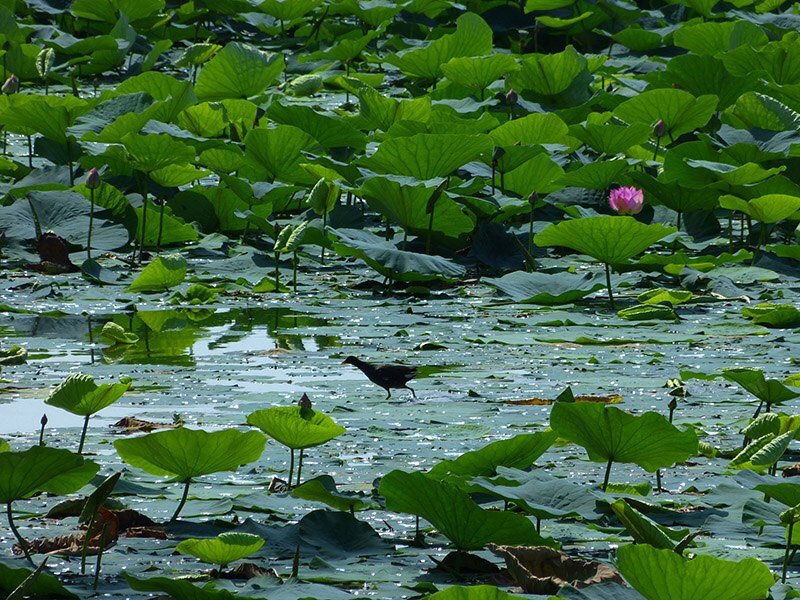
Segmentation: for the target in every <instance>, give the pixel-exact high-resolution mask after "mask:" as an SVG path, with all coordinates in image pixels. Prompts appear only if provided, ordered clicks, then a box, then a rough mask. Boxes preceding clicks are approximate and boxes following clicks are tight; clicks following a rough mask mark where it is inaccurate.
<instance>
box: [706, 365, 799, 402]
mask: <svg viewBox="0 0 800 600" xmlns="http://www.w3.org/2000/svg"><path fill="white" fill-rule="evenodd" d="M722 376H723V377H724V378H725V379H727V380H728V381H733V382H734V383H738V384H739V385H740V386H742V387H743V388H744V389H746V390H747V391H748V392H750V393H751V394H753V395H754V396H755V397H756V398H758V399H759V400H761V401H762V402H766V403H767V405H768V406H771V405H773V404H782V403H783V402H788V401H789V400H794V399H795V398H800V392H795V391H794V390H791V389H789V388H788V387H786V386H785V385H784V384H783V383H781V382H780V381H778V380H777V379H767V378H765V377H764V371H762V370H761V369H756V368H750V367H738V368H733V369H725V370H723V371H722Z"/></svg>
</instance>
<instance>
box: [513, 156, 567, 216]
mask: <svg viewBox="0 0 800 600" xmlns="http://www.w3.org/2000/svg"><path fill="white" fill-rule="evenodd" d="M563 174H564V170H563V169H562V168H561V167H560V166H559V165H558V164H557V163H556V162H554V161H553V159H552V158H550V156H549V155H548V154H547V153H545V152H542V153H540V154H537V155H536V156H534V157H533V158H531V159H530V160H528V161H525V162H524V163H523V164H522V165H520V166H519V167H517V168H516V169H514V170H512V171H511V172H508V173H506V174H505V176H504V177H503V180H502V182H503V185H504V186H505V187H504V189H505V190H507V191H510V192H515V193H517V194H519V195H520V196H521V197H523V198H528V197H529V196H530V195H531V194H532V193H533V192H536V193H537V194H549V193H550V192H556V191H558V190H560V189H562V188H563V187H564V186H563V185H562V184H561V183H559V182H558V181H559V180H560V179H561V177H562V175H563ZM525 208H526V209H527V210H526V211H525V212H528V210H530V206H526V207H525Z"/></svg>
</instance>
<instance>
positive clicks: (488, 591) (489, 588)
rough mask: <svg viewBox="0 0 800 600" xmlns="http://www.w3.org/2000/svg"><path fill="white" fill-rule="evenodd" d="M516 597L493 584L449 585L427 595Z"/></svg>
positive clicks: (472, 599) (485, 599) (439, 599)
mask: <svg viewBox="0 0 800 600" xmlns="http://www.w3.org/2000/svg"><path fill="white" fill-rule="evenodd" d="M514 598H518V596H514V595H513V594H509V593H508V592H504V591H503V590H501V589H500V588H497V587H495V586H493V585H470V586H466V587H464V586H460V585H451V586H450V587H449V588H447V589H444V590H441V591H439V592H436V593H435V594H431V595H430V596H428V600H513V599H514Z"/></svg>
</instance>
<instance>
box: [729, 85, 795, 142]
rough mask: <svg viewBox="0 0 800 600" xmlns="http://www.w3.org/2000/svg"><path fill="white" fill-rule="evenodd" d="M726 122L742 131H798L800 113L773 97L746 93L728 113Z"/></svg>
mask: <svg viewBox="0 0 800 600" xmlns="http://www.w3.org/2000/svg"><path fill="white" fill-rule="evenodd" d="M725 121H726V122H727V123H730V124H732V125H734V126H735V127H738V128H740V129H754V128H759V129H769V130H771V131H781V132H783V131H786V130H796V129H797V127H798V124H800V113H798V112H797V111H795V110H793V109H792V108H790V107H789V106H787V105H786V104H784V103H783V102H781V101H780V100H777V99H775V98H773V97H772V96H768V95H766V94H759V93H757V92H746V93H744V94H742V95H741V96H739V98H738V99H737V100H736V104H735V105H734V106H732V107H730V108H729V109H728V110H727V111H726V113H725Z"/></svg>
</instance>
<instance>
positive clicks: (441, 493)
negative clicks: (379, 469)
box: [378, 471, 557, 551]
mask: <svg viewBox="0 0 800 600" xmlns="http://www.w3.org/2000/svg"><path fill="white" fill-rule="evenodd" d="M378 491H379V493H380V494H381V495H382V496H383V497H384V498H386V508H388V509H389V510H393V511H395V512H400V513H407V514H412V515H417V516H420V517H422V518H423V519H425V520H426V521H428V522H429V523H430V524H431V525H433V526H434V527H435V528H436V529H438V530H439V531H440V532H441V534H442V535H444V536H445V537H446V538H448V539H449V540H450V541H451V542H453V545H454V546H455V547H456V549H458V550H464V551H469V550H480V549H481V548H483V547H484V546H485V545H486V544H488V543H490V542H494V543H496V544H509V545H523V546H536V545H544V546H557V543H556V542H555V541H554V540H553V539H552V538H543V537H541V536H540V535H539V534H538V533H537V532H536V527H535V526H534V525H533V523H532V522H531V521H530V520H529V519H528V518H527V517H523V516H522V515H519V514H516V513H512V512H497V511H488V510H484V509H482V508H481V507H480V506H478V505H477V504H475V502H473V501H472V499H471V498H470V497H469V495H468V494H467V493H466V492H462V491H461V490H460V489H458V488H457V487H455V486H454V485H450V484H448V483H444V482H439V481H436V480H434V479H431V478H430V477H428V476H427V475H424V474H422V473H419V472H415V473H406V472H404V471H392V472H391V473H389V474H388V475H386V476H385V477H383V479H381V483H380V488H379V490H378Z"/></svg>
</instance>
